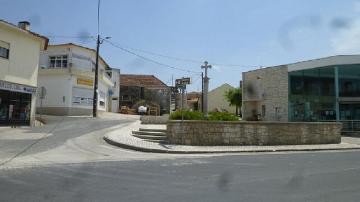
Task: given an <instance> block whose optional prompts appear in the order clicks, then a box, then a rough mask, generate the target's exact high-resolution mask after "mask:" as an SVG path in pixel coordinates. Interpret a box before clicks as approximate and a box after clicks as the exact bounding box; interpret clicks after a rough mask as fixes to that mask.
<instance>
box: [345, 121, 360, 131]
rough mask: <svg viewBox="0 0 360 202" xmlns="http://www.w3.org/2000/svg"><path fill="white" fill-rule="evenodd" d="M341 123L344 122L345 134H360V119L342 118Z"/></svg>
mask: <svg viewBox="0 0 360 202" xmlns="http://www.w3.org/2000/svg"><path fill="white" fill-rule="evenodd" d="M340 123H342V131H341V132H342V133H343V134H352V133H359V134H360V120H341V121H340Z"/></svg>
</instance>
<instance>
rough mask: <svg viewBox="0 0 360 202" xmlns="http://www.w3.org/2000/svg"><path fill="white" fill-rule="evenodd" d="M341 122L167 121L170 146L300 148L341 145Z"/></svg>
mask: <svg viewBox="0 0 360 202" xmlns="http://www.w3.org/2000/svg"><path fill="white" fill-rule="evenodd" d="M341 127H342V125H341V124H340V123H323V122H321V123H319V122H317V123H308V122H307V123H303V122H301V123H299V122H247V121H242V122H239V121H237V122H224V121H169V122H168V123H167V138H168V141H169V142H170V144H182V145H199V146H205V145H206V146H215V145H303V144H337V143H340V142H341Z"/></svg>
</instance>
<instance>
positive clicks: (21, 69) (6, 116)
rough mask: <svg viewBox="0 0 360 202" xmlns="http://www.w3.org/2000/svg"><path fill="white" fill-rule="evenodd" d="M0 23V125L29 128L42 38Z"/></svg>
mask: <svg viewBox="0 0 360 202" xmlns="http://www.w3.org/2000/svg"><path fill="white" fill-rule="evenodd" d="M29 28H30V23H29V22H26V21H24V22H19V26H16V25H13V24H10V23H8V22H5V21H3V20H0V125H33V123H34V121H35V103H36V90H37V78H38V68H39V55H40V50H45V49H46V47H47V44H48V41H49V40H48V39H47V38H46V37H43V36H40V35H38V34H36V33H34V32H31V31H30V30H29Z"/></svg>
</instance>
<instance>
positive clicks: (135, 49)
mask: <svg viewBox="0 0 360 202" xmlns="http://www.w3.org/2000/svg"><path fill="white" fill-rule="evenodd" d="M122 47H126V48H127V49H130V50H133V51H138V52H142V53H146V54H149V55H154V56H158V57H163V58H167V59H172V60H178V61H184V62H190V63H194V64H202V63H204V61H199V60H194V59H188V58H181V57H175V56H169V55H164V54H160V53H155V52H152V51H148V50H142V49H138V48H132V47H129V46H122ZM212 64H213V65H217V66H222V67H259V66H260V65H241V64H222V63H212Z"/></svg>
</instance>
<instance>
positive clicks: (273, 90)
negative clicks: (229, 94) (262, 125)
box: [242, 65, 288, 121]
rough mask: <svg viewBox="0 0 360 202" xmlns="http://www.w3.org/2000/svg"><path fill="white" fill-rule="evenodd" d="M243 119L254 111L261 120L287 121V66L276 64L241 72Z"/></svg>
mask: <svg viewBox="0 0 360 202" xmlns="http://www.w3.org/2000/svg"><path fill="white" fill-rule="evenodd" d="M242 93H243V105H242V114H243V119H245V120H252V119H253V117H254V113H253V112H255V113H256V114H260V115H261V120H262V121H288V67H287V66H286V65H284V66H277V67H268V68H263V69H257V70H253V71H249V72H244V73H243V85H242Z"/></svg>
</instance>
